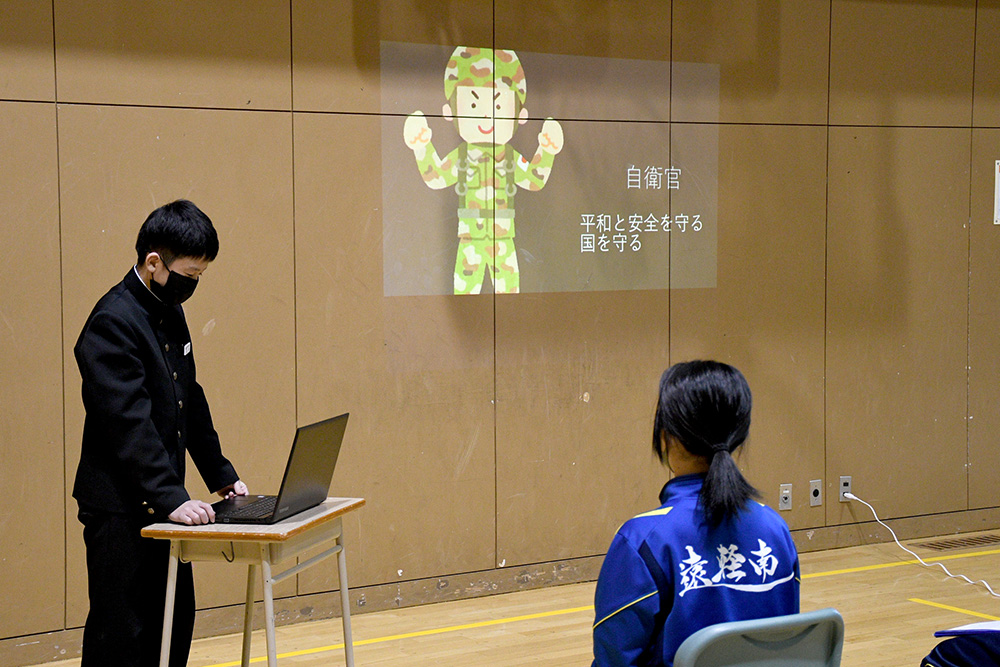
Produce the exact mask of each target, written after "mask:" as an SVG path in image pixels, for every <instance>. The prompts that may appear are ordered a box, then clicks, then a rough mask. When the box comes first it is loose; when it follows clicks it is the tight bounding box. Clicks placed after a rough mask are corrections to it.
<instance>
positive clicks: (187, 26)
mask: <svg viewBox="0 0 1000 667" xmlns="http://www.w3.org/2000/svg"><path fill="white" fill-rule="evenodd" d="M55 25H56V31H55V34H56V37H55V39H56V50H57V52H58V54H59V57H58V58H57V60H56V63H57V73H58V81H59V101H60V102H91V103H96V104H139V105H161V106H178V107H218V108H228V109H289V108H291V61H290V58H291V47H290V43H289V41H290V39H291V36H290V30H289V12H288V2H287V1H286V0H255V2H250V3H240V4H239V5H234V4H233V3H231V2H227V1H226V0H207V1H204V2H203V1H194V0H186V1H184V2H174V1H173V0H150V1H148V2H141V3H135V2H129V0H56V1H55Z"/></svg>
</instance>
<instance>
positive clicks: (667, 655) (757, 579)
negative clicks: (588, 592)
mask: <svg viewBox="0 0 1000 667" xmlns="http://www.w3.org/2000/svg"><path fill="white" fill-rule="evenodd" d="M704 481H705V477H704V475H685V476H682V477H677V478H674V479H672V480H670V481H669V482H668V483H667V485H666V486H664V487H663V491H661V492H660V501H661V502H662V503H663V504H662V506H661V507H660V508H659V509H657V510H653V511H652V512H646V513H645V514H640V515H639V516H637V517H634V518H632V519H630V520H628V521H627V522H625V525H623V526H622V527H621V528H619V529H618V533H617V534H616V535H615V537H614V539H613V540H612V542H611V547H610V549H608V554H607V556H606V557H605V558H604V564H603V565H602V566H601V574H600V577H599V578H598V580H597V593H596V595H595V601H594V609H595V614H594V615H595V618H594V663H593V664H594V666H595V667H612V666H614V667H618V666H625V665H636V666H639V665H643V666H645V665H673V661H674V654H675V653H676V652H677V648H678V647H679V646H680V645H681V642H683V641H684V640H685V639H686V638H687V637H688V636H689V635H691V634H693V633H694V632H696V631H697V630H700V629H701V628H703V627H706V626H708V625H713V624H715V623H721V622H724V621H737V620H746V619H752V618H763V617H767V616H781V615H784V614H795V613H798V611H799V559H798V554H797V553H796V551H795V545H794V544H793V542H792V536H791V534H790V533H789V532H788V526H787V525H786V524H785V522H784V520H783V519H781V517H779V516H778V513H777V512H775V511H774V510H772V509H771V508H769V507H766V506H764V505H761V504H759V503H756V502H751V503H750V505H749V506H748V507H747V508H746V509H745V510H744V511H742V512H741V513H740V514H739V515H738V516H737V517H735V518H734V519H731V520H728V521H725V522H723V523H722V524H721V525H719V526H716V527H714V528H713V527H709V526H708V525H707V524H706V522H705V520H704V514H703V511H702V508H701V506H700V505H699V503H698V494H699V492H700V491H701V487H702V484H703V483H704Z"/></svg>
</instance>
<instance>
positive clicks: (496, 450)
mask: <svg viewBox="0 0 1000 667" xmlns="http://www.w3.org/2000/svg"><path fill="white" fill-rule="evenodd" d="M490 11H491V14H492V20H491V22H490V30H491V32H492V35H491V39H490V43H491V44H492V46H493V49H494V53H496V48H497V6H496V2H493V3H491V7H490ZM494 57H495V56H494ZM493 113H494V116H495V115H496V112H495V111H494V112H493ZM494 206H496V204H495V203H494ZM490 279H491V280H492V281H493V565H494V567H496V566H497V565H498V562H499V560H500V521H499V515H500V469H499V462H500V445H499V442H498V440H499V439H498V437H497V414H498V410H497V408H498V407H499V402H500V397H499V396H497V352H498V351H497V290H496V280H495V274H494V275H493V276H491V278H490ZM504 561H505V562H506V559H504Z"/></svg>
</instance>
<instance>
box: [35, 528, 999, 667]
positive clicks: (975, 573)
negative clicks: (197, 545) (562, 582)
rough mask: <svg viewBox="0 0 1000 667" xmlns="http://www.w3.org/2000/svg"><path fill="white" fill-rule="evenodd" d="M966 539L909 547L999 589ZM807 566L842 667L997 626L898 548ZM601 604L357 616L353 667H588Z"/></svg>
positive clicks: (567, 592) (904, 658) (993, 563)
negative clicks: (950, 631)
mask: <svg viewBox="0 0 1000 667" xmlns="http://www.w3.org/2000/svg"><path fill="white" fill-rule="evenodd" d="M960 537H961V538H962V539H966V538H973V537H978V538H980V539H979V542H980V544H979V545H972V546H966V547H958V548H955V547H952V548H949V549H947V550H944V551H935V550H932V549H930V548H927V547H915V546H914V545H915V544H926V543H928V542H936V541H940V540H935V539H934V538H926V539H920V540H911V541H908V542H904V544H906V545H907V546H908V547H909V548H911V549H912V550H914V551H915V552H916V553H917V554H919V555H920V556H921V557H922V558H923V559H924V560H926V561H928V562H930V561H932V560H939V561H941V562H943V563H944V564H945V565H946V566H947V567H948V569H949V570H951V571H952V572H954V573H960V574H965V575H967V576H968V577H969V578H971V579H973V580H979V579H986V581H987V582H989V584H990V585H991V586H993V588H994V589H997V590H998V591H1000V531H997V532H994V533H972V534H966V535H962V536H960ZM990 538H995V540H991V539H990ZM942 539H944V538H942ZM949 539H951V538H949ZM801 563H802V574H803V580H802V610H803V611H809V610H813V609H819V608H822V607H836V608H837V609H839V610H840V612H841V613H842V614H843V616H844V621H845V624H846V629H847V636H846V641H845V644H844V660H843V663H842V664H843V665H845V666H846V667H883V666H885V667H889V666H890V665H891V666H893V667H896V666H899V665H912V666H913V667H917V665H918V664H919V660H920V658H921V657H923V656H924V655H926V654H927V652H928V651H929V650H930V649H931V647H932V646H933V645H934V644H935V642H936V641H937V640H936V639H935V638H934V636H933V633H934V631H935V630H939V629H945V628H950V627H954V626H957V625H964V624H966V623H974V622H977V621H982V620H1000V598H994V597H991V596H990V595H989V593H987V592H986V590H985V589H984V588H983V587H982V586H971V585H969V584H966V583H964V582H961V581H959V580H957V579H948V578H947V577H946V576H945V575H944V574H943V573H942V572H941V570H940V569H939V568H934V569H926V568H923V567H921V566H919V565H917V564H916V561H914V560H913V559H912V558H911V557H910V556H909V555H907V554H906V553H905V552H903V551H901V550H900V549H899V548H898V547H897V546H896V545H895V544H893V543H888V544H877V545H870V546H862V547H853V548H848V549H836V550H831V551H824V552H816V553H807V554H802V556H801ZM593 594H594V584H593V583H586V584H573V585H567V586H558V587H553V588H547V589H541V590H534V591H523V592H519V593H511V594H506V595H497V596H493V597H485V598H477V599H472V600H462V601H456V602H445V603H440V604H433V605H426V606H423V607H414V608H409V609H400V610H393V611H383V612H373V613H369V614H360V615H356V616H354V617H353V618H352V628H353V631H354V645H355V649H354V651H355V661H356V663H357V664H358V665H359V667H360V666H366V667H369V666H379V667H389V666H390V665H391V666H397V665H398V666H402V665H406V666H407V667H413V666H421V665H425V666H427V667H450V666H453V665H454V666H459V665H461V666H462V667H467V666H469V665H489V666H490V667H494V666H514V665H589V664H590V661H591V659H592V656H591V651H590V626H591V623H592V622H593V607H592V605H593ZM341 641H342V632H341V625H340V620H339V619H332V620H328V621H316V622H311V623H301V624H298V625H292V626H285V627H279V628H278V660H279V663H280V664H281V665H286V666H288V665H300V666H313V665H316V666H319V665H342V664H344V654H343V648H342V644H341V643H340V642H341ZM240 645H241V644H240V637H239V636H238V635H230V636H225V637H214V638H209V639H200V640H196V641H195V642H194V646H193V647H192V652H191V660H190V662H189V663H188V664H189V665H190V666H191V667H230V666H236V665H239V655H240ZM253 655H254V662H253V664H263V663H264V662H265V659H264V658H263V657H261V656H263V655H264V637H263V633H262V632H255V633H254V638H253ZM48 664H49V665H60V666H62V665H79V664H80V661H79V659H76V660H67V661H61V662H58V663H48Z"/></svg>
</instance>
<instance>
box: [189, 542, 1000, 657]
mask: <svg viewBox="0 0 1000 667" xmlns="http://www.w3.org/2000/svg"><path fill="white" fill-rule="evenodd" d="M996 554H1000V549H993V550H990V551H976V552H973V553H967V554H954V555H951V556H941V557H939V558H936V559H934V560H955V559H959V558H973V557H975V556H993V555H996ZM900 565H919V562H918V561H916V560H901V561H895V562H892V563H880V564H878V565H864V566H861V567H851V568H847V569H843V570H829V571H827V572H813V573H810V574H803V575H802V578H803V579H812V578H815V577H832V576H836V575H840V574H852V573H854V572H869V571H871V570H881V569H884V568H887V567H899V566H900ZM911 601H912V602H918V603H920V604H926V605H930V606H932V607H940V608H942V609H948V610H951V611H957V612H960V613H963V614H969V615H971V616H977V617H981V618H985V619H989V620H996V621H1000V618H996V617H993V616H987V615H985V614H979V613H976V612H972V611H967V610H964V609H959V608H957V607H949V606H947V605H942V604H938V603H936V602H927V601H926V600H918V599H917V598H913V599H912V600H911ZM593 610H594V605H588V606H586V607H573V608H571V609H557V610H555V611H545V612H541V613H538V614H527V615H525V616H512V617H510V618H497V619H493V620H490V621H479V622H478V623H467V624H465V625H452V626H448V627H445V628H434V629H431V630H419V631H417V632H408V633H405V634H400V635H389V636H386V637H377V638H375V639H361V640H357V641H355V642H354V645H355V646H367V645H370V644H381V643H384V642H391V641H398V640H400V639H412V638H414V637H428V636H432V635H440V634H445V633H448V632H458V631H460V630H472V629H475V628H486V627H490V626H493V625H503V624H504V623H516V622H518V621H530V620H534V619H537V618H547V617H550V616H561V615H564V614H575V613H577V612H584V611H593ZM343 648H344V645H343V644H342V643H341V644H334V645H332V646H320V647H318V648H311V649H303V650H301V651H291V652H289V653H282V654H281V655H279V656H278V657H279V658H293V657H296V656H303V655H315V654H317V653H325V652H327V651H339V650H343ZM266 661H267V658H266V657H263V656H262V657H259V658H251V659H250V662H251V663H259V662H266ZM240 664H241V663H240V661H239V660H237V661H235V662H224V663H219V664H217V665H209V666H208V667H239V665H240Z"/></svg>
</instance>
